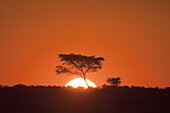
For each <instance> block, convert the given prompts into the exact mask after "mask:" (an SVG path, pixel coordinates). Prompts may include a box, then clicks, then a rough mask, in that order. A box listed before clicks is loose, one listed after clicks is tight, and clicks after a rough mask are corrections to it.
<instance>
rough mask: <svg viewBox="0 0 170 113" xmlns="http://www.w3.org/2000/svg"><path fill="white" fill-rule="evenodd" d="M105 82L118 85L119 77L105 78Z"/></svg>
mask: <svg viewBox="0 0 170 113" xmlns="http://www.w3.org/2000/svg"><path fill="white" fill-rule="evenodd" d="M106 82H107V83H109V84H111V85H112V86H119V85H120V83H121V78H120V77H116V78H107V80H106Z"/></svg>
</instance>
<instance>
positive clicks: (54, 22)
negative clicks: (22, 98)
mask: <svg viewBox="0 0 170 113" xmlns="http://www.w3.org/2000/svg"><path fill="white" fill-rule="evenodd" d="M0 40H1V41H0V53H1V55H0V84H4V85H14V84H18V83H23V84H27V85H37V84H40V85H61V86H62V85H64V84H66V83H67V82H68V81H70V80H71V79H73V78H75V77H76V76H67V75H60V76H58V75H56V73H55V66H56V65H58V64H59V61H58V58H57V55H58V54H59V53H80V54H84V55H96V56H103V57H104V58H105V59H106V60H105V62H104V65H103V69H102V70H100V71H98V72H96V73H89V74H88V76H87V78H88V79H90V80H92V81H93V82H95V83H96V84H97V85H99V86H101V85H102V84H104V83H105V80H106V78H107V77H117V76H119V77H121V78H122V85H129V86H131V85H140V86H146V87H149V86H152V87H155V86H159V87H167V86H170V1H169V0H0Z"/></svg>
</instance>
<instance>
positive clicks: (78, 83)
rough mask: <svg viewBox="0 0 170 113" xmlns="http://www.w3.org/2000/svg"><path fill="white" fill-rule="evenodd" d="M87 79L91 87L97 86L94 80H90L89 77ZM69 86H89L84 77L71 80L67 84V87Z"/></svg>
mask: <svg viewBox="0 0 170 113" xmlns="http://www.w3.org/2000/svg"><path fill="white" fill-rule="evenodd" d="M86 80H87V83H88V85H89V86H90V87H93V88H95V87H97V86H96V84H95V83H93V82H92V81H90V80H88V79H86ZM67 86H71V87H73V88H77V87H83V88H87V85H86V83H85V81H84V80H83V79H82V78H75V79H73V80H71V81H69V82H68V83H67V84H66V85H65V87H67Z"/></svg>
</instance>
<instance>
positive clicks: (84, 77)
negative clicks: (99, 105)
mask: <svg viewBox="0 0 170 113" xmlns="http://www.w3.org/2000/svg"><path fill="white" fill-rule="evenodd" d="M83 79H84V81H85V83H86V85H87V88H90V87H89V84H88V83H87V80H86V76H85V75H83Z"/></svg>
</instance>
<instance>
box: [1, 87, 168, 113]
mask: <svg viewBox="0 0 170 113" xmlns="http://www.w3.org/2000/svg"><path fill="white" fill-rule="evenodd" d="M0 113H170V89H166V90H161V89H146V88H115V87H109V88H104V89H90V90H82V89H69V88H57V87H13V88H9V87H6V88H5V87H4V88H0Z"/></svg>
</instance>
